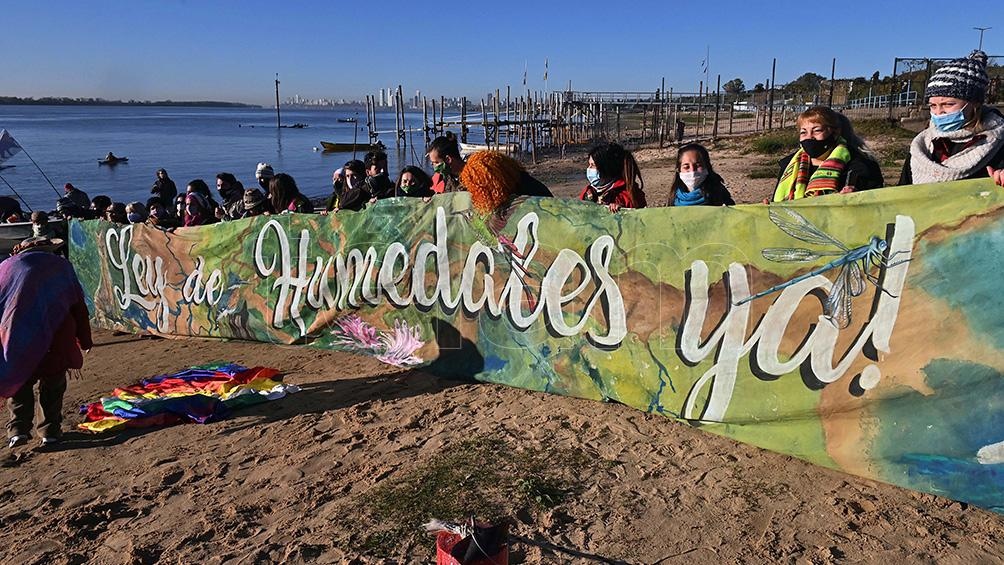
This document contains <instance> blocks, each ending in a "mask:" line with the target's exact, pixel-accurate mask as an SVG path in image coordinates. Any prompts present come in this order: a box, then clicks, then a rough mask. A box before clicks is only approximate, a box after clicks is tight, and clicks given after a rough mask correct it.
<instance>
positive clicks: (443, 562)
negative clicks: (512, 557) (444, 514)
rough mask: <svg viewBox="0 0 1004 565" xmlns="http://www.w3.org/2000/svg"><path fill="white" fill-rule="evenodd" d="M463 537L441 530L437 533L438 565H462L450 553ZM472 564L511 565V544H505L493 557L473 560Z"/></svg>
mask: <svg viewBox="0 0 1004 565" xmlns="http://www.w3.org/2000/svg"><path fill="white" fill-rule="evenodd" d="M461 539H463V538H461V537H460V536H459V535H457V534H451V533H449V532H439V533H438V534H437V535H436V565H460V562H459V561H457V560H456V559H454V558H453V556H452V555H450V550H452V549H453V546H455V545H457V544H458V543H460V540H461ZM470 565H509V546H508V545H503V546H502V549H500V550H499V552H498V553H496V554H495V555H492V556H491V557H482V558H481V559H477V560H475V561H472V562H471V563H470Z"/></svg>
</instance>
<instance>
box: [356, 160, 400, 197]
mask: <svg viewBox="0 0 1004 565" xmlns="http://www.w3.org/2000/svg"><path fill="white" fill-rule="evenodd" d="M363 164H364V165H365V167H366V190H367V191H369V193H370V198H371V199H374V200H377V199H381V198H390V197H392V196H394V188H395V185H394V181H392V180H390V175H389V174H388V173H387V153H385V152H383V151H370V152H369V153H367V154H366V157H365V159H364V160H363Z"/></svg>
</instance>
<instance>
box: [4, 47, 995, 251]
mask: <svg viewBox="0 0 1004 565" xmlns="http://www.w3.org/2000/svg"><path fill="white" fill-rule="evenodd" d="M986 64H987V57H986V55H985V54H984V53H983V52H981V51H974V52H973V53H972V54H971V55H970V56H969V57H966V58H964V59H957V60H954V61H952V62H950V63H948V64H946V65H944V66H942V67H941V68H939V69H938V70H937V72H935V73H934V74H933V75H932V77H931V79H930V81H929V82H928V84H927V88H926V92H925V95H926V98H927V100H928V101H929V107H930V111H931V120H930V124H929V125H928V127H927V128H926V129H924V130H923V131H922V132H920V133H919V134H918V135H917V136H916V138H914V140H913V141H912V143H911V144H910V152H909V156H908V157H907V159H906V162H905V163H904V166H903V170H902V174H901V175H900V178H899V182H898V184H899V185H909V184H924V183H932V182H941V181H951V180H959V179H970V178H978V177H987V176H990V177H993V178H994V180H995V181H996V182H997V184H1004V171H1002V169H1004V116H1002V115H1001V113H1000V112H999V111H998V110H996V109H994V108H991V107H988V106H985V105H984V101H985V98H986V90H987V85H988V83H989V78H988V75H987V70H986ZM796 128H797V130H798V139H799V146H798V149H797V150H796V151H795V152H794V153H792V154H791V155H788V156H786V157H785V158H784V159H782V160H781V161H780V162H779V164H778V175H777V180H776V182H775V185H774V191H773V194H772V195H771V197H770V198H765V199H764V200H763V203H764V204H770V203H772V202H783V201H789V200H798V199H801V198H812V197H818V196H824V195H828V194H836V193H841V194H846V193H849V192H857V191H862V190H871V189H875V188H880V187H883V186H884V185H885V181H884V179H883V178H882V171H881V169H880V167H879V164H878V161H877V159H876V158H875V155H874V154H873V153H872V152H871V150H870V149H869V148H868V145H867V143H866V142H865V141H864V140H862V139H861V138H860V137H859V136H858V135H857V134H855V132H854V128H853V126H852V124H851V122H850V120H849V119H848V118H847V117H846V116H844V115H843V114H841V113H839V112H836V111H834V110H832V109H830V108H827V107H823V106H817V107H812V108H809V109H807V110H806V111H804V112H802V114H801V115H799V116H798V119H797V121H796ZM426 157H427V159H428V162H429V164H430V165H431V168H432V171H433V173H432V174H431V175H429V174H427V173H426V172H425V171H424V170H423V169H422V168H421V167H417V166H414V165H410V166H407V167H404V169H402V170H401V171H400V172H399V173H398V174H397V175H396V177H395V178H392V177H391V176H390V173H389V170H388V169H389V167H388V162H387V154H386V153H384V152H383V151H372V152H370V153H368V154H367V155H366V156H365V158H364V159H363V160H361V161H360V160H351V161H348V162H347V163H345V164H344V165H343V166H342V167H340V168H339V169H337V170H336V171H335V172H334V174H333V175H332V192H331V195H330V197H329V198H327V200H326V202H324V205H323V206H320V205H318V208H319V209H317V210H315V204H314V203H313V202H311V200H310V199H309V198H307V197H306V196H304V195H303V193H301V192H300V189H299V187H298V186H297V184H296V181H295V180H294V179H293V177H292V176H290V175H288V174H286V173H276V172H275V171H274V170H273V168H272V166H271V165H269V164H268V163H259V164H258V166H257V168H256V170H255V179H256V181H257V186H254V187H245V186H244V185H243V184H241V182H240V181H239V180H237V178H236V177H235V176H234V175H233V174H232V173H229V172H222V173H219V174H217V175H216V191H215V194H214V192H213V191H212V190H211V188H210V186H209V184H207V183H206V182H205V181H204V180H203V179H194V180H192V181H190V182H189V183H188V184H187V185H186V186H185V191H184V193H180V194H179V191H178V188H177V185H176V184H175V182H174V181H173V180H172V179H171V178H170V176H168V173H167V171H166V170H164V169H160V170H158V171H157V174H156V176H157V178H156V182H154V184H153V187H152V188H151V189H150V196H149V198H148V199H147V200H146V201H145V202H141V201H136V202H130V203H128V204H127V203H122V202H112V201H111V199H109V198H108V197H107V196H103V195H101V196H95V197H94V198H88V196H87V194H85V193H84V192H83V191H81V190H79V189H78V188H76V187H74V186H73V184H71V183H66V185H65V186H64V196H63V197H62V198H60V199H59V200H58V202H57V203H56V211H55V213H56V214H57V215H58V216H61V217H63V218H78V219H93V218H103V219H105V220H108V221H112V222H116V223H122V224H125V223H146V224H150V225H153V226H156V227H160V228H164V229H174V228H183V227H191V226H202V225H206V224H212V223H216V222H221V221H224V222H225V221H231V220H238V219H242V218H248V217H253V216H260V215H270V214H282V213H287V212H298V213H312V212H319V213H321V214H330V213H336V212H339V211H341V210H352V211H359V210H362V209H364V208H365V207H366V206H368V205H369V204H372V203H373V202H376V201H377V200H381V199H385V198H422V199H425V200H428V199H429V198H430V197H431V196H433V195H435V194H438V193H444V192H454V191H460V190H471V191H483V190H496V189H495V188H487V189H482V188H479V187H476V186H469V185H471V184H478V183H480V184H482V185H484V186H489V185H491V184H492V182H493V181H489V180H487V177H490V176H493V175H495V176H502V177H504V176H505V172H506V171H507V170H510V169H511V170H513V171H516V170H518V171H519V173H518V175H517V174H514V175H512V176H511V183H512V186H510V187H507V188H505V189H504V190H502V189H498V190H502V192H505V193H507V194H509V195H511V196H552V194H551V192H550V191H549V190H548V189H547V187H546V186H544V185H543V184H542V183H540V182H539V181H537V180H536V179H534V178H533V177H532V176H530V175H529V174H528V173H527V172H526V171H525V170H523V169H522V166H521V165H519V164H518V163H516V162H514V161H513V162H511V163H510V162H509V161H512V160H511V159H509V158H505V159H495V160H490V161H484V162H485V163H489V162H491V163H493V165H490V167H495V169H491V168H489V169H488V170H485V171H483V172H479V174H470V175H468V177H470V178H469V179H468V180H467V181H466V183H465V181H464V170H465V168H466V167H467V162H468V161H467V160H465V159H464V158H463V157H462V156H461V153H460V147H459V143H457V139H456V137H455V136H454V135H453V134H452V133H450V132H447V134H446V135H444V136H441V137H438V138H436V139H435V140H433V141H432V143H431V144H430V145H429V146H428V148H427V152H426ZM586 164H587V167H586V171H585V181H586V185H585V187H584V188H583V189H582V191H581V192H580V194H579V199H580V200H582V201H586V202H592V203H595V204H600V205H603V206H606V207H607V208H608V209H609V210H610V211H611V212H617V211H618V210H621V209H625V208H627V209H631V208H644V207H646V206H648V205H649V203H648V201H647V198H646V194H645V183H644V180H643V178H642V172H641V169H640V167H639V166H638V162H637V161H636V160H635V157H634V155H633V154H632V153H631V152H630V151H628V150H626V149H625V148H624V147H623V146H621V145H620V144H618V143H609V142H608V143H601V144H599V145H596V146H595V147H593V148H592V149H591V150H590V151H589V153H588V156H587V163H586ZM318 204H320V203H318ZM665 204H666V205H667V206H698V205H700V206H730V205H733V204H735V201H734V200H733V198H732V195H731V194H730V192H729V189H728V187H727V185H726V181H725V179H723V178H722V177H721V175H719V174H718V173H716V172H715V170H714V166H713V164H712V159H711V154H710V153H709V151H708V149H707V148H706V147H704V146H703V145H700V144H698V143H688V144H684V145H682V146H681V147H680V148H679V150H678V152H677V158H676V175H675V177H674V179H673V182H672V186H671V187H670V192H669V199H668V201H667V202H666V203H665ZM0 208H2V209H0V214H2V216H0V217H2V218H3V219H5V220H7V221H24V220H26V219H27V218H26V217H25V215H24V214H22V213H21V212H20V208H19V207H18V206H17V202H16V201H14V200H13V199H10V198H6V197H0ZM48 219H49V215H48V214H46V213H44V212H42V213H35V214H33V215H32V216H31V221H32V223H33V224H35V235H36V236H37V235H44V234H45V233H46V225H47V222H48Z"/></svg>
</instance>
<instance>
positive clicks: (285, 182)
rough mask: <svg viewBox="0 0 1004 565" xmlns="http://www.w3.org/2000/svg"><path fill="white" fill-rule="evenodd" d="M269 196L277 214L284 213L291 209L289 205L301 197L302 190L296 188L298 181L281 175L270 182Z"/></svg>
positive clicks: (284, 174)
mask: <svg viewBox="0 0 1004 565" xmlns="http://www.w3.org/2000/svg"><path fill="white" fill-rule="evenodd" d="M268 194H269V197H270V201H271V202H272V208H273V209H274V210H275V211H276V212H282V211H283V210H286V209H288V208H289V204H290V203H291V202H293V201H294V200H296V198H297V197H299V196H300V189H299V188H297V187H296V181H295V180H293V177H291V176H289V175H287V174H286V173H279V174H277V175H275V176H274V177H272V180H270V181H269V182H268Z"/></svg>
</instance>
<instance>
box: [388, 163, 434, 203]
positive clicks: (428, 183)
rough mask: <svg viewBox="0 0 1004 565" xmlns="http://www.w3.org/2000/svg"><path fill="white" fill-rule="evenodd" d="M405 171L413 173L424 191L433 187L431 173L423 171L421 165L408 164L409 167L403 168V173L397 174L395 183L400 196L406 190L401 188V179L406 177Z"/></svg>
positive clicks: (396, 191) (416, 181)
mask: <svg viewBox="0 0 1004 565" xmlns="http://www.w3.org/2000/svg"><path fill="white" fill-rule="evenodd" d="M405 173H411V177H412V178H413V179H415V183H416V185H417V186H418V187H419V188H420V189H421V190H422V192H427V191H429V189H431V188H432V179H431V178H430V177H429V173H426V172H425V171H423V170H422V169H421V167H416V166H415V165H408V166H407V167H405V168H403V169H401V174H399V175H397V182H396V183H394V187H395V193H396V194H397V195H398V196H400V195H401V193H402V192H404V191H403V190H402V189H401V179H403V178H404V174H405Z"/></svg>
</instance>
